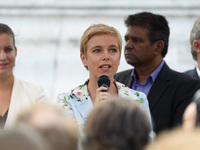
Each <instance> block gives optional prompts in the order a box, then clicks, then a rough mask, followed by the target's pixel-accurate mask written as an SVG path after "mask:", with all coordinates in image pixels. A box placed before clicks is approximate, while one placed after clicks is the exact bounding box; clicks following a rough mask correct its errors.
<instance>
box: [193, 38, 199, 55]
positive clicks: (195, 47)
mask: <svg viewBox="0 0 200 150" xmlns="http://www.w3.org/2000/svg"><path fill="white" fill-rule="evenodd" d="M193 49H194V50H195V52H196V53H200V44H199V42H198V41H197V40H194V42H193Z"/></svg>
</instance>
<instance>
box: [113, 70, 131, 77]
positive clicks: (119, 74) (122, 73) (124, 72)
mask: <svg viewBox="0 0 200 150" xmlns="http://www.w3.org/2000/svg"><path fill="white" fill-rule="evenodd" d="M132 71H133V69H128V70H125V71H121V72H118V73H116V74H115V76H114V77H115V78H119V77H121V76H124V75H131V72H132Z"/></svg>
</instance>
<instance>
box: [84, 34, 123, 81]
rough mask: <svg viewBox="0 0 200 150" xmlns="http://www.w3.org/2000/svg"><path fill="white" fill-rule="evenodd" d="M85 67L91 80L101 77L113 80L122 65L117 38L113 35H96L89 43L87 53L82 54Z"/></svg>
mask: <svg viewBox="0 0 200 150" xmlns="http://www.w3.org/2000/svg"><path fill="white" fill-rule="evenodd" d="M81 60H82V62H83V64H84V66H87V67H88V70H89V73H90V78H95V79H98V78H99V77H100V76H101V75H107V76H108V77H109V78H111V79H112V78H113V76H114V74H115V73H116V72H117V69H118V66H119V64H120V50H119V46H118V42H117V40H116V38H115V37H114V36H112V35H106V34H103V35H95V36H93V37H92V38H91V39H90V40H89V41H88V43H87V52H86V54H85V55H83V54H81Z"/></svg>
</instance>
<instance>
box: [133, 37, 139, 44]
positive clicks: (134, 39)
mask: <svg viewBox="0 0 200 150" xmlns="http://www.w3.org/2000/svg"><path fill="white" fill-rule="evenodd" d="M133 42H135V43H139V42H141V40H139V39H137V38H133Z"/></svg>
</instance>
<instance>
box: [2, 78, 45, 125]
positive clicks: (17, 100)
mask: <svg viewBox="0 0 200 150" xmlns="http://www.w3.org/2000/svg"><path fill="white" fill-rule="evenodd" d="M47 100H48V98H47V96H46V95H45V92H44V89H43V88H42V87H41V86H40V85H36V84H32V83H28V82H26V81H23V80H20V79H17V78H15V79H14V84H13V89H12V95H11V100H10V106H9V110H8V115H7V120H6V122H5V126H4V128H9V127H11V126H12V125H13V123H14V121H15V118H16V115H17V114H18V113H19V112H20V111H21V110H22V109H23V108H24V107H28V106H31V105H32V104H34V103H36V102H42V101H47Z"/></svg>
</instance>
